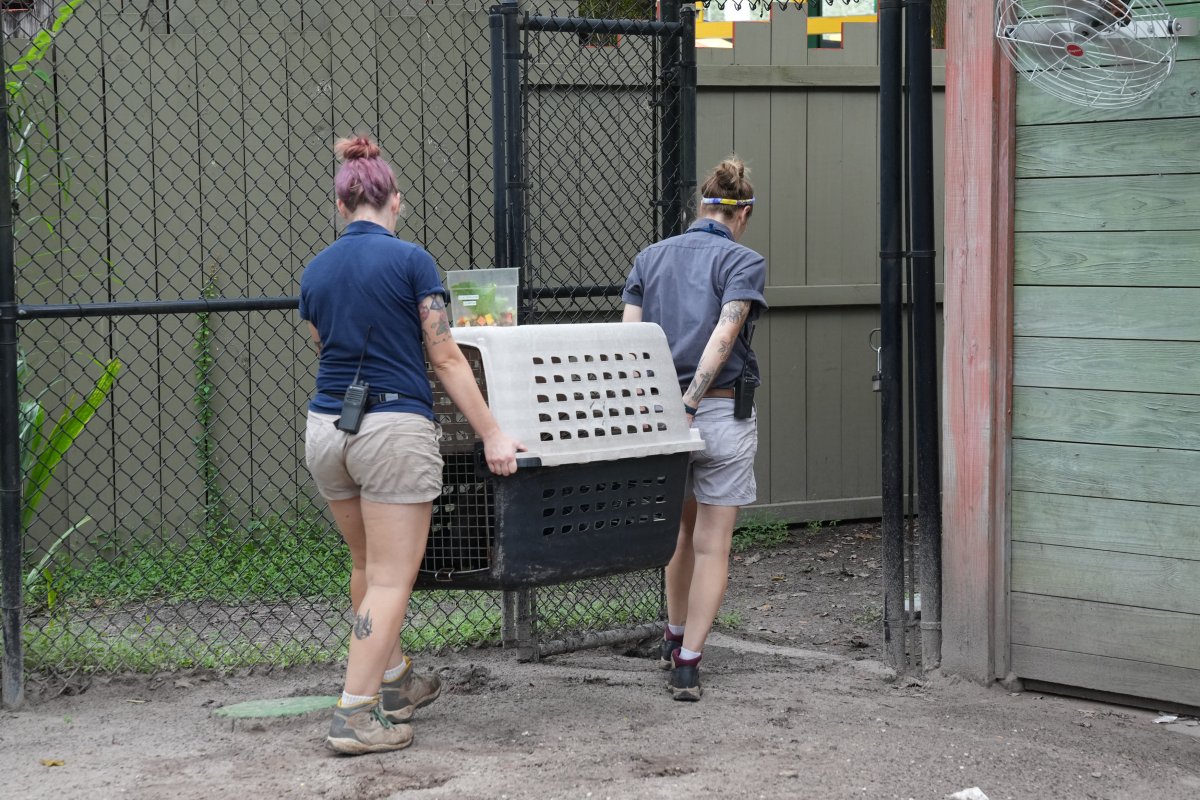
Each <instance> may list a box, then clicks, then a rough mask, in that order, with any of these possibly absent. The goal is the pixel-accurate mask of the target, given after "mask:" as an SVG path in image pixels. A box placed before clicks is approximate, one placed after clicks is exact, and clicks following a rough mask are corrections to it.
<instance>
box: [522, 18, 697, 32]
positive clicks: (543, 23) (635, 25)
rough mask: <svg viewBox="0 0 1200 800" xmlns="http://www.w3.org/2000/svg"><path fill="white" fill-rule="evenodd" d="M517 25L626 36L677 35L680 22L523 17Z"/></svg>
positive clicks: (680, 27) (527, 27)
mask: <svg viewBox="0 0 1200 800" xmlns="http://www.w3.org/2000/svg"><path fill="white" fill-rule="evenodd" d="M519 27H520V28H521V29H522V30H527V31H555V32H560V33H619V34H624V35H626V36H678V35H680V34H681V33H682V32H683V28H684V26H683V23H681V22H663V21H661V20H650V19H591V18H588V17H525V18H523V19H521V20H520V22H519Z"/></svg>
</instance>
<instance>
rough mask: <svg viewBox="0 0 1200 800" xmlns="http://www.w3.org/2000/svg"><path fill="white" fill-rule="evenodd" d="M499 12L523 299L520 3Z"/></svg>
mask: <svg viewBox="0 0 1200 800" xmlns="http://www.w3.org/2000/svg"><path fill="white" fill-rule="evenodd" d="M500 13H501V15H502V16H503V18H504V22H503V37H504V47H503V49H504V133H505V137H504V138H505V143H504V149H505V153H504V167H505V211H506V228H507V231H506V233H505V235H506V237H507V239H508V266H509V267H515V268H516V269H517V274H518V276H519V277H520V281H519V284H520V289H521V292H520V293H521V297H522V298H524V297H526V294H527V293H526V291H525V290H526V289H528V288H529V286H530V282H531V281H530V275H529V271H528V266H527V265H526V263H525V167H524V162H525V149H524V141H523V137H522V134H523V132H524V131H523V127H524V121H523V116H524V115H523V109H524V104H523V100H522V96H521V95H522V92H521V81H522V74H521V73H522V69H521V61H522V60H523V58H524V52H523V51H522V48H521V32H520V29H519V27H518V24H517V23H518V20H517V15H518V14H519V13H520V10H519V8H518V7H517V0H503V3H502V4H501V6H500ZM532 310H533V309H532V303H530V304H529V305H528V306H526V307H523V308H521V310H520V315H521V317H522V319H525V320H526V321H528V322H534V321H535V320H534V319H533V318H532V316H533V315H532Z"/></svg>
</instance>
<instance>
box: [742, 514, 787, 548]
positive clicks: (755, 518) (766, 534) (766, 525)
mask: <svg viewBox="0 0 1200 800" xmlns="http://www.w3.org/2000/svg"><path fill="white" fill-rule="evenodd" d="M789 535H790V534H789V532H788V524H787V523H786V522H784V521H783V520H781V519H779V518H777V517H772V516H771V515H769V514H763V513H757V514H751V515H749V516H747V517H746V518H745V519H743V520H742V521H741V522H740V523H739V524H738V526H737V527H736V528H734V529H733V552H735V553H744V552H745V551H747V550H752V549H761V548H769V547H779V546H780V545H782V544H786V543H787V540H788V537H789Z"/></svg>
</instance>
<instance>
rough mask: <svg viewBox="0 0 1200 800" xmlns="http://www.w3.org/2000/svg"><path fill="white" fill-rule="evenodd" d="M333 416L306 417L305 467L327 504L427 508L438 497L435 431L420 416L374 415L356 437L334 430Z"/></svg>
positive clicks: (438, 453)
mask: <svg viewBox="0 0 1200 800" xmlns="http://www.w3.org/2000/svg"><path fill="white" fill-rule="evenodd" d="M335 420H337V416H336V415H334V414H318V413H316V412H315V411H309V412H308V429H307V431H306V432H305V436H304V463H305V464H307V465H308V470H309V472H311V473H312V476H313V481H314V482H315V483H316V484H317V491H319V492H320V493H321V496H322V497H324V498H325V499H326V500H350V499H351V498H354V497H362V498H363V499H365V500H370V501H372V502H375V503H428V502H430V501H431V500H433V499H434V498H435V497H437V496H438V495H439V494H441V491H442V454H441V450H440V448H439V444H438V428H437V426H436V425H435V424H434V423H433V422H432V421H430V420H428V419H426V418H425V417H423V416H421V415H420V414H406V413H402V412H394V411H376V412H375V413H373V414H366V415H365V416H364V417H363V421H362V427H361V428H359V431H358V433H356V434H353V435H351V434H349V433H345V432H344V431H339V430H338V429H337V428H335V427H334V426H333V423H334V421H335Z"/></svg>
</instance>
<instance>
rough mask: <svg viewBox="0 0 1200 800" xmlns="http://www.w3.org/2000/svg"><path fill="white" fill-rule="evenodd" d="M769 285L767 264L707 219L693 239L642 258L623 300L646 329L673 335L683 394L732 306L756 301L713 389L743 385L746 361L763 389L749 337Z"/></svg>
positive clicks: (658, 246)
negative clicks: (656, 327)
mask: <svg viewBox="0 0 1200 800" xmlns="http://www.w3.org/2000/svg"><path fill="white" fill-rule="evenodd" d="M710 228H711V229H712V231H715V232H710V231H709V230H708V229H710ZM766 283H767V262H766V260H765V259H764V258H763V257H762V256H760V255H759V254H758V253H756V252H754V251H753V250H751V249H750V248H749V247H746V246H745V245H741V244H738V243H737V242H735V241H733V239H732V238H731V232H730V230H729V228H728V227H726V226H725V225H722V224H721V223H720V222H717V221H716V220H713V219H709V218H701V219H698V220H696V221H695V222H694V223H692V225H691V227H690V228H688V230H687V231H686V232H684V233H682V234H680V235H678V236H672V237H670V238H669V239H663V240H662V241H661V242H656V243H655V244H652V245H650V246H649V247H647V248H646V249H645V250H643V251H642V252H640V253H638V255H637V258H635V259H634V262H633V269H632V270H631V271H630V273H629V278H628V280H626V282H625V290H624V291H623V292H622V293H621V299H622V300H624V301H625V302H626V303H627V304H629V305H631V306H640V307H641V309H642V321H643V322H654V323H657V324H658V325H659V326H660V327H661V328H662V329H663V331H664V332H665V333H666V334H667V342H668V343H669V344H670V346H671V358H672V360H673V361H674V362H675V371H676V372H677V373H678V374H679V383H680V385H681V386H682V387H683V390H684V391H687V387H688V386H689V385H691V382H692V379H693V378H694V377H695V376H696V365H697V364H699V363H700V356H701V355H703V354H704V347H705V346H706V345H707V344H708V340H709V339H710V338H711V337H712V332H713V330H714V329H715V328H716V327H717V320H718V319H719V318H720V316H721V308H722V307H723V306H724V305H725V304H726V303H729V302H731V301H733V300H749V301H750V314H749V316H748V317H747V318H746V324H745V325H743V326H742V332H741V335H739V336H738V340H737V342H736V343H735V344H734V349H733V352H732V353H730V354H729V358H728V360H726V362H725V365H724V366H723V367H722V368H721V372H720V373H719V374H718V375H717V377H716V379H715V380H713V382H712V384H711V385H712V387H713V388H728V387H730V386H733V384H734V383H735V382H736V381H737V377H738V374H739V373H740V372H741V371H742V364H743V363H745V362H746V361H749V362H750V369H751V372H752V373H753V374H754V378H755V383H756V384H757V383H759V382H760V380H759V371H758V359H757V358H756V357H755V355H754V351H753V350H751V349H750V334H751V331H752V324H751V323H753V321H754V320H756V319H758V316H759V315H760V314H761V313H762V312H763V311H764V310H766V308H767V301H766V299H765V298H764V297H763V291H764V289H765V288H766Z"/></svg>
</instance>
